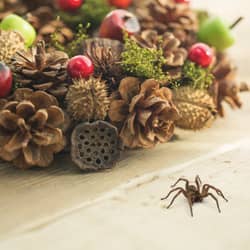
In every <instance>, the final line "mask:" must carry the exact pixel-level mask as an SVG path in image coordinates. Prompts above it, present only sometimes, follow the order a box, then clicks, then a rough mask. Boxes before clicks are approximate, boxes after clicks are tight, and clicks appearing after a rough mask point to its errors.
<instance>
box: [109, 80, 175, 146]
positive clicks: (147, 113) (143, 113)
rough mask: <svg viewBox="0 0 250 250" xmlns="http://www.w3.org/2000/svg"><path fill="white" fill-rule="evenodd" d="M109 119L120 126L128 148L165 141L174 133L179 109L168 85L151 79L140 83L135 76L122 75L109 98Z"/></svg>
mask: <svg viewBox="0 0 250 250" xmlns="http://www.w3.org/2000/svg"><path fill="white" fill-rule="evenodd" d="M109 118H110V120H111V121H112V122H113V123H115V124H117V126H118V127H119V128H120V137H121V139H122V141H123V143H124V145H125V146H126V147H128V148H137V147H141V148H151V147H153V146H155V145H156V144H157V143H158V142H161V143H163V142H166V141H168V140H169V139H170V138H171V137H172V136H173V133H174V121H175V120H176V119H177V118H178V111H177V109H176V107H175V106H174V104H173V102H172V93H171V91H170V89H168V88H165V87H163V88H160V84H159V83H158V82H157V81H155V80H153V79H150V80H146V81H145V82H143V83H142V84H141V82H140V80H139V79H138V78H135V77H127V78H124V79H123V80H122V81H121V83H120V86H119V93H118V97H117V98H116V99H115V100H113V101H112V102H111V106H110V110H109Z"/></svg>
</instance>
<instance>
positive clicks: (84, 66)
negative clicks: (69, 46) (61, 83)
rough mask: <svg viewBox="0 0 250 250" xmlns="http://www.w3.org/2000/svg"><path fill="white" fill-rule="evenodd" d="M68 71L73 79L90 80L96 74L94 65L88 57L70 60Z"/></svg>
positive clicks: (77, 57)
mask: <svg viewBox="0 0 250 250" xmlns="http://www.w3.org/2000/svg"><path fill="white" fill-rule="evenodd" d="M67 69H68V74H69V75H70V76H71V78H81V77H82V78H88V77H89V76H91V75H92V74H93V73H94V64H93V62H92V61H91V60H90V58H89V57H87V56H75V57H72V58H71V59H70V60H69V63H68V68H67Z"/></svg>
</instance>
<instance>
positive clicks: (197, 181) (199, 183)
mask: <svg viewBox="0 0 250 250" xmlns="http://www.w3.org/2000/svg"><path fill="white" fill-rule="evenodd" d="M195 183H196V186H197V189H198V190H199V191H200V187H201V184H202V182H201V178H200V176H199V175H196V177H195Z"/></svg>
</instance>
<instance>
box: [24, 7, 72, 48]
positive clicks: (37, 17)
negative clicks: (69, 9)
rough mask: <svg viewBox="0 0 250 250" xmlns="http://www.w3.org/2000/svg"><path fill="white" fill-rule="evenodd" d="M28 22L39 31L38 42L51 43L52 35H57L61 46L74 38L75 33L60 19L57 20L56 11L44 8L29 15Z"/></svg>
mask: <svg viewBox="0 0 250 250" xmlns="http://www.w3.org/2000/svg"><path fill="white" fill-rule="evenodd" d="M27 20H28V21H29V22H30V23H31V24H32V25H33V27H34V28H35V29H36V31H37V41H40V40H44V41H45V42H46V43H49V42H51V35H53V34H55V33H56V38H57V40H58V42H60V43H61V44H66V43H68V42H70V41H72V39H73V38H74V33H73V31H72V30H71V29H70V28H69V27H68V26H67V25H66V24H65V23H63V22H62V21H61V20H60V19H59V18H57V19H55V16H54V10H53V9H52V8H51V7H49V6H43V7H40V8H38V9H35V10H34V11H32V12H30V13H28V14H27Z"/></svg>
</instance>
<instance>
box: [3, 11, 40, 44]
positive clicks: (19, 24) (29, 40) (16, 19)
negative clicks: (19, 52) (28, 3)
mask: <svg viewBox="0 0 250 250" xmlns="http://www.w3.org/2000/svg"><path fill="white" fill-rule="evenodd" d="M0 29H2V30H13V31H17V32H19V33H20V34H21V35H22V36H23V38H24V41H25V45H26V46H27V47H30V46H31V45H32V44H33V43H34V41H35V39H36V31H35V29H34V28H33V26H32V25H31V24H30V23H28V22H27V21H25V20H24V19H23V18H22V17H20V16H18V15H15V14H11V15H8V16H6V17H5V18H4V19H3V20H2V22H1V23H0Z"/></svg>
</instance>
